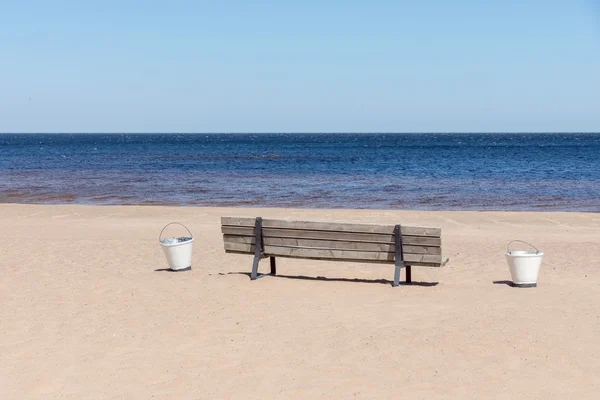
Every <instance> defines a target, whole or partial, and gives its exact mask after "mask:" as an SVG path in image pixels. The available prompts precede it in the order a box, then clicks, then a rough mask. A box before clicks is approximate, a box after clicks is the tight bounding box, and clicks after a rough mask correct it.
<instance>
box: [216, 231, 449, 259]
mask: <svg viewBox="0 0 600 400" xmlns="http://www.w3.org/2000/svg"><path fill="white" fill-rule="evenodd" d="M255 240H256V239H255V237H254V236H236V235H223V241H224V242H229V243H245V244H254V242H255ZM263 243H264V244H265V245H274V246H290V247H306V248H321V249H340V250H360V251H383V252H391V253H394V252H395V251H396V246H395V245H394V244H390V243H369V242H356V241H345V240H322V239H296V238H281V237H268V236H263ZM402 251H403V252H404V254H407V253H411V254H433V255H436V254H442V249H441V248H440V247H437V246H413V245H404V244H403V246H402Z"/></svg>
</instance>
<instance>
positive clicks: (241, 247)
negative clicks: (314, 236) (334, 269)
mask: <svg viewBox="0 0 600 400" xmlns="http://www.w3.org/2000/svg"><path fill="white" fill-rule="evenodd" d="M263 248H264V254H265V256H289V257H296V258H318V259H336V260H342V259H351V260H361V261H388V262H390V263H392V262H394V256H395V255H394V253H389V252H375V251H353V250H335V249H312V248H303V247H281V246H267V245H264V246H263ZM225 250H233V251H236V252H245V253H248V254H254V245H253V244H246V243H231V242H225ZM404 262H405V263H406V264H410V265H420V263H432V264H441V262H442V256H441V255H429V254H405V255H404Z"/></svg>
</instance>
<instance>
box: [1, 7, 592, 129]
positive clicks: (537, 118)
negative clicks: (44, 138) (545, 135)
mask: <svg viewBox="0 0 600 400" xmlns="http://www.w3.org/2000/svg"><path fill="white" fill-rule="evenodd" d="M598 131H600V0H563V1H554V0H545V1H542V0H529V1H528V0H519V1H517V0H503V1H484V0H481V1H466V0H453V1H434V0H422V1H402V0H396V1H382V0H370V1H353V0H345V1H337V0H331V1H326V0H321V1H313V0H304V1H289V2H287V1H283V0H279V1H269V2H267V1H230V0H221V1H177V0H172V1H153V0H145V1H127V0H122V1H112V0H104V1H92V0H90V1H61V0H53V1H47V0H44V1H42V0H28V1H27V0H20V1H13V0H0V132H201V133H204V132H598Z"/></svg>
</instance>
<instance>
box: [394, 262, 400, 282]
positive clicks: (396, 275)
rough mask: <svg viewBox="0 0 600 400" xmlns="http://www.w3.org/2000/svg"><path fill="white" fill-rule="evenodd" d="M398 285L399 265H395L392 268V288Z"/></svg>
mask: <svg viewBox="0 0 600 400" xmlns="http://www.w3.org/2000/svg"><path fill="white" fill-rule="evenodd" d="M398 285H400V264H396V266H395V268H394V283H393V284H392V286H393V287H396V286H398Z"/></svg>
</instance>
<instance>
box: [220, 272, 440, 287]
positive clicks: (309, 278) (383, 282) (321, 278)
mask: <svg viewBox="0 0 600 400" xmlns="http://www.w3.org/2000/svg"><path fill="white" fill-rule="evenodd" d="M219 275H246V276H247V277H248V278H250V273H249V272H227V273H223V272H220V273H219ZM263 276H268V277H270V278H282V279H300V280H306V281H327V282H358V283H377V284H380V285H390V286H391V285H392V283H393V282H392V281H390V280H387V279H361V278H327V277H325V276H304V275H270V274H262V275H260V274H259V278H260V277H263ZM437 285H439V282H415V281H412V282H411V283H406V282H402V281H401V282H400V286H422V287H432V286H437Z"/></svg>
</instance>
